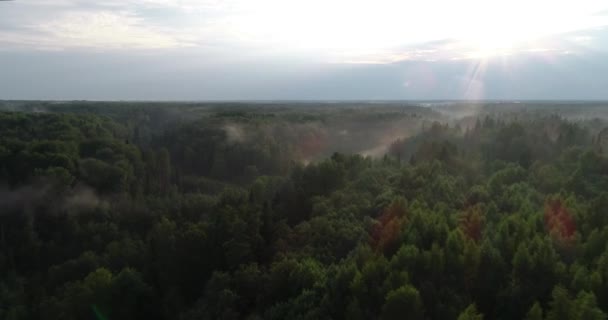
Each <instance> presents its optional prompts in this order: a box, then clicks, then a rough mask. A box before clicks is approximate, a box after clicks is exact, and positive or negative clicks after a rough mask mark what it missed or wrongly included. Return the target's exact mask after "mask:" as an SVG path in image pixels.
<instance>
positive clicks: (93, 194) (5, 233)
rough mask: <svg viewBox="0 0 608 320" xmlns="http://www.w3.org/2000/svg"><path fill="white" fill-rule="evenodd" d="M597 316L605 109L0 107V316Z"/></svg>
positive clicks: (553, 105) (605, 288)
mask: <svg viewBox="0 0 608 320" xmlns="http://www.w3.org/2000/svg"><path fill="white" fill-rule="evenodd" d="M607 314H608V103H606V104H602V103H600V102H597V103H580V102H520V103H515V102H487V103H481V102H455V103H445V104H441V103H406V102H403V103H397V102H381V103H358V102H357V103H356V102H351V103H321V102H319V103H288V102H281V103H278V102H277V103H261V102H260V103H169V102H149V103H144V102H140V103H128V102H44V101H0V319H5V320H15V319H62V320H76V319H78V320H80V319H98V320H101V319H108V320H119V319H125V320H126V319H159V320H161V319H177V320H195V319H250V320H253V319H301V320H304V319H349V320H350V319H458V320H467V319H529V320H533V319H546V320H568V319H577V320H578V319H580V320H595V319H607Z"/></svg>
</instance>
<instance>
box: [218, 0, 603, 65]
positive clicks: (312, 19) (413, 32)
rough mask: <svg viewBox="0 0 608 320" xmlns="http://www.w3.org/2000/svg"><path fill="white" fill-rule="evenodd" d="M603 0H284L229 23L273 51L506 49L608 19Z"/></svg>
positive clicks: (485, 52)
mask: <svg viewBox="0 0 608 320" xmlns="http://www.w3.org/2000/svg"><path fill="white" fill-rule="evenodd" d="M606 6H607V5H606V4H605V3H604V4H602V3H601V2H598V1H588V0H582V1H577V2H576V3H572V1H559V0H558V1H548V0H539V1H523V0H513V1H491V0H490V1H481V0H463V1H441V0H429V1H416V2H414V1H396V0H387V1H381V0H379V1H346V0H334V1H321V0H309V1H305V2H302V1H279V0H262V1H259V2H258V1H256V2H255V4H254V3H251V4H249V5H247V6H246V8H241V10H240V11H239V14H238V15H237V16H235V17H234V19H233V20H232V21H231V22H230V25H231V26H232V28H231V29H232V32H233V34H235V35H237V36H238V37H239V38H240V39H241V40H242V41H246V42H250V43H254V44H256V43H257V44H260V45H261V46H270V47H271V48H272V49H273V50H276V49H284V50H287V49H290V50H314V51H318V52H320V53H325V54H330V55H331V54H336V53H338V54H345V53H346V54H350V55H353V56H356V55H368V54H370V53H373V52H386V51H387V50H388V51H391V52H392V54H394V52H395V51H398V50H407V48H408V47H411V46H419V45H420V44H424V43H429V42H440V41H445V42H451V43H456V44H457V48H456V49H457V50H456V51H455V50H454V48H453V47H451V48H448V49H449V50H451V51H453V52H451V54H453V55H454V56H466V55H471V54H472V55H477V56H489V55H504V54H509V53H510V52H511V51H513V50H516V49H520V48H522V47H525V48H524V49H533V48H534V47H535V41H536V39H539V38H541V37H546V36H550V35H553V34H558V33H563V32H569V31H575V30H579V29H582V28H589V27H594V26H598V25H602V24H605V21H600V20H599V19H600V18H599V16H594V13H595V12H597V11H599V10H602V9H603V8H604V7H606Z"/></svg>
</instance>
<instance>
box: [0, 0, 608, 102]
mask: <svg viewBox="0 0 608 320" xmlns="http://www.w3.org/2000/svg"><path fill="white" fill-rule="evenodd" d="M0 99H37V100H46V99H51V100H407V99H410V100H443V99H517V100H523V99H542V100H562V99H567V100H608V1H606V0H575V1H565V0H534V1H532V0H510V1H504V0H500V1H496V0H457V1H454V0H400V1H398V0H304V1H300V0H106V1H91V0H13V1H6V0H0Z"/></svg>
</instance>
